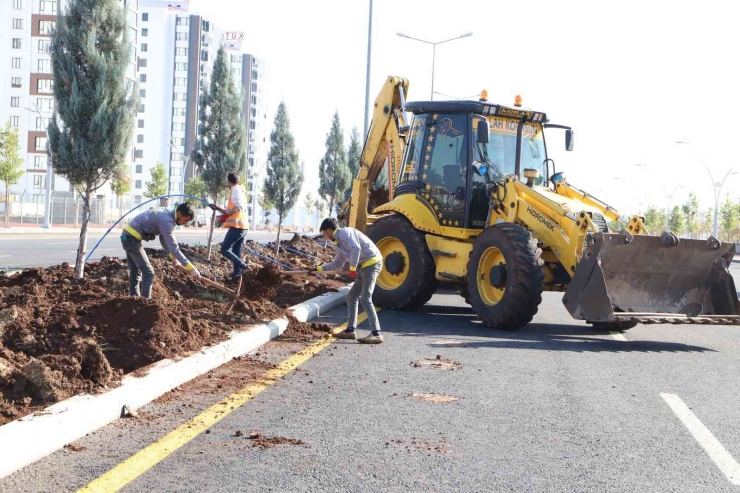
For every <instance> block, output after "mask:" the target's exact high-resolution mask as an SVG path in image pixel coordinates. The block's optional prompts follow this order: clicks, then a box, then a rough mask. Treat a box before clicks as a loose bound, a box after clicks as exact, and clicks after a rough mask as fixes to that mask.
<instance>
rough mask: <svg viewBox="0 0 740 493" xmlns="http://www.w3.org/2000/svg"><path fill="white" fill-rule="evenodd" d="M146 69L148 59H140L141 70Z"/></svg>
mask: <svg viewBox="0 0 740 493" xmlns="http://www.w3.org/2000/svg"><path fill="white" fill-rule="evenodd" d="M144 67H146V58H139V68H144Z"/></svg>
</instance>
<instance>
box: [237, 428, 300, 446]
mask: <svg viewBox="0 0 740 493" xmlns="http://www.w3.org/2000/svg"><path fill="white" fill-rule="evenodd" d="M253 437H254V438H253ZM247 438H249V439H250V440H254V442H252V447H256V448H261V449H266V448H273V447H274V446H275V445H298V446H301V447H307V446H308V445H306V443H305V442H304V441H303V440H299V439H297V438H285V437H266V436H263V435H262V433H260V432H254V431H250V432H249V435H248V437H247Z"/></svg>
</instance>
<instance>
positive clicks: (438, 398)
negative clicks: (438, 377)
mask: <svg viewBox="0 0 740 493" xmlns="http://www.w3.org/2000/svg"><path fill="white" fill-rule="evenodd" d="M409 397H411V398H412V399H416V400H417V401H424V402H434V403H437V404H448V403H450V402H455V401H459V400H460V398H459V397H455V396H452V395H440V394H419V393H416V392H414V393H413V394H409Z"/></svg>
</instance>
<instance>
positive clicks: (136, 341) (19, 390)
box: [0, 240, 343, 425]
mask: <svg viewBox="0 0 740 493" xmlns="http://www.w3.org/2000/svg"><path fill="white" fill-rule="evenodd" d="M308 241H311V240H301V243H299V246H302V247H303V248H307V246H306V245H305V242H308ZM287 243H289V242H287ZM181 248H182V250H183V253H184V254H185V256H186V257H188V259H190V260H191V261H192V262H193V263H194V264H195V266H196V267H197V268H198V270H199V271H200V272H201V273H202V274H203V275H204V276H206V277H208V278H210V279H213V280H216V281H219V282H223V280H224V278H230V275H231V269H232V266H231V263H230V262H228V261H227V260H226V259H223V258H222V257H221V255H220V253H219V252H218V250H217V247H216V248H215V249H214V252H213V253H212V256H211V257H212V259H211V261H208V260H206V257H207V250H206V248H205V247H195V248H191V247H188V246H185V245H181ZM319 248H321V247H319ZM147 252H148V254H149V257H150V260H151V262H152V266H153V267H154V270H155V273H156V279H155V283H154V286H153V290H152V293H153V299H151V300H146V299H143V298H135V297H129V296H128V270H127V268H126V263H125V261H120V260H118V259H116V258H107V257H104V258H103V259H102V260H101V261H100V262H96V263H90V264H88V265H87V268H86V272H85V279H83V280H75V279H74V275H73V274H74V272H73V269H72V267H71V266H69V265H68V264H66V263H65V264H62V265H59V266H54V267H50V268H48V269H27V270H25V271H23V272H21V273H19V274H15V275H12V276H10V277H0V425H2V424H3V423H4V422H7V421H10V420H12V419H16V418H18V417H21V416H23V415H25V414H28V413H30V412H34V411H36V410H38V409H39V408H40V407H43V406H45V405H48V404H49V403H53V402H56V401H59V400H62V399H66V398H68V397H71V396H72V395H75V394H79V393H83V392H96V391H100V390H104V389H106V388H109V387H110V386H112V385H116V384H117V382H118V381H120V379H121V377H122V376H123V375H124V374H126V373H130V372H133V371H136V370H138V369H141V368H143V367H145V366H147V365H150V364H151V363H154V362H156V361H159V360H161V359H163V358H172V357H178V356H183V355H187V354H189V353H192V352H194V351H198V350H200V349H201V348H202V347H204V346H208V345H212V344H215V343H218V342H220V341H222V340H224V339H225V338H226V337H227V336H228V334H229V333H230V332H232V331H233V330H237V329H243V328H244V327H245V326H247V325H250V324H257V323H261V322H265V321H268V320H272V319H274V318H277V317H280V316H283V315H284V314H285V312H284V308H286V307H288V306H292V305H294V304H297V303H300V302H301V301H305V300H307V299H310V298H312V297H314V296H318V295H320V294H323V293H326V292H330V291H336V288H338V287H339V286H341V285H342V284H343V283H342V282H340V281H336V280H328V279H317V278H310V279H309V278H300V277H297V278H294V279H283V280H282V282H278V283H272V282H270V279H263V278H260V276H259V275H258V267H254V268H253V269H252V271H250V272H248V273H246V274H244V276H243V287H242V296H241V298H240V299H239V300H238V301H237V302H236V305H235V307H234V310H233V311H232V312H231V313H230V314H228V315H227V314H226V310H227V307H228V306H229V305H230V304H231V301H232V300H231V299H229V298H228V297H227V296H226V295H224V294H223V293H221V292H219V291H216V290H213V289H209V288H206V287H205V286H203V285H202V284H197V283H196V282H195V281H193V280H192V279H191V278H190V277H189V276H188V275H187V274H185V273H183V272H181V271H179V270H177V269H175V268H174V267H172V266H171V265H170V263H169V261H168V259H167V258H166V256H165V255H164V253H163V252H162V251H161V250H148V251H147ZM121 253H123V252H121ZM329 253H331V254H332V255H333V252H329ZM297 258H300V259H301V260H304V259H305V258H304V257H301V256H299V255H295V254H289V253H288V252H286V253H281V261H284V262H286V263H287V265H290V266H291V267H294V266H295V267H298V266H297V265H295V262H296V261H297V260H298V259H297ZM255 262H256V261H255ZM262 263H264V261H262ZM312 265H315V264H312ZM278 279H279V275H278ZM232 287H234V288H235V283H233V285H232ZM290 325H291V326H290V327H289V329H288V331H289V334H293V336H294V337H305V338H310V337H311V334H313V333H314V330H313V329H312V327H311V325H310V324H301V323H299V322H297V321H295V320H291V324H290Z"/></svg>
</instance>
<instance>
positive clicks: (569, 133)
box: [565, 129, 573, 151]
mask: <svg viewBox="0 0 740 493" xmlns="http://www.w3.org/2000/svg"><path fill="white" fill-rule="evenodd" d="M565 150H566V151H572V150H573V130H571V129H567V130H566V131H565Z"/></svg>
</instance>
